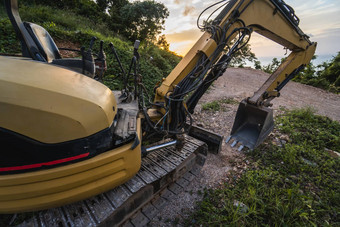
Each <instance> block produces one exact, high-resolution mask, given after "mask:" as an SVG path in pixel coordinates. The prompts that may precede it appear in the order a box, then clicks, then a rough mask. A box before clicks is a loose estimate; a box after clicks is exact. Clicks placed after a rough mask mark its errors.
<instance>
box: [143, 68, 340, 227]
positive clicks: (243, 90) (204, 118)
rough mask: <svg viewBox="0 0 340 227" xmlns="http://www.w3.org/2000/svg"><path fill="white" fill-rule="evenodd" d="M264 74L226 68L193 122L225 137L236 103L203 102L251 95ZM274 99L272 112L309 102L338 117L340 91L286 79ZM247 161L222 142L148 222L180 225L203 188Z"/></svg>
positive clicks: (320, 111) (222, 179) (217, 182)
mask: <svg viewBox="0 0 340 227" xmlns="http://www.w3.org/2000/svg"><path fill="white" fill-rule="evenodd" d="M267 78H268V74H266V73H263V72H262V71H258V70H254V69H250V68H245V69H234V68H231V69H228V70H227V71H226V73H225V75H224V76H223V77H221V78H219V79H218V80H217V81H216V82H215V83H214V86H213V88H212V89H210V90H208V92H207V93H206V94H205V95H204V96H203V97H202V99H201V101H200V103H199V105H198V106H197V108H196V113H195V114H194V116H193V118H194V119H195V122H196V124H198V125H199V126H202V127H204V128H206V129H208V130H211V131H214V132H216V133H219V134H220V135H223V136H224V137H225V138H227V137H228V135H229V133H230V130H231V127H232V124H233V121H234V117H235V114H236V110H237V107H238V104H235V103H232V104H226V103H224V104H221V105H222V108H221V110H219V111H203V110H202V105H203V104H204V103H209V102H212V101H214V100H222V99H228V100H236V101H241V100H242V99H244V98H246V97H249V96H252V95H253V93H254V92H255V91H256V90H257V88H259V86H261V85H262V83H263V82H265V81H266V79H267ZM273 103H274V105H273V108H274V110H275V112H274V115H277V114H279V113H280V112H282V109H281V108H280V107H281V106H282V107H285V108H287V109H292V108H302V107H307V106H310V107H312V108H314V109H315V110H316V112H317V113H318V114H320V115H324V116H328V117H329V118H331V119H333V120H336V121H340V95H336V94H333V93H329V92H326V91H324V90H321V89H318V88H314V87H311V86H307V85H303V84H299V83H295V82H289V83H288V85H287V86H286V87H285V88H283V90H282V91H281V97H279V98H277V99H275V100H274V102H273ZM248 164H249V162H248V160H246V159H245V156H244V155H243V153H242V152H238V151H237V149H236V148H231V147H230V145H228V144H225V143H223V147H222V150H221V152H220V154H218V155H214V154H208V157H207V160H206V163H205V165H204V167H203V168H202V170H201V176H200V177H199V178H196V179H194V180H193V181H192V182H191V184H190V185H189V186H188V187H187V188H186V190H184V191H183V192H182V193H181V194H180V195H179V196H178V197H176V199H174V200H173V201H172V202H171V203H169V204H168V205H167V206H166V207H165V208H164V209H163V211H162V212H161V213H159V214H158V215H157V216H156V217H155V218H154V220H153V221H152V222H151V223H150V226H181V225H182V224H183V223H182V221H183V219H184V218H186V217H187V216H188V215H189V214H190V212H191V211H192V210H193V209H194V207H195V204H196V202H197V201H199V200H200V199H201V198H202V192H203V191H204V190H205V189H208V188H216V187H218V186H219V185H220V184H222V182H225V181H226V180H228V178H230V177H235V176H230V175H231V172H230V171H231V170H234V171H233V174H235V172H236V173H241V172H242V171H244V170H245V169H246V168H247V166H248ZM236 175H237V174H236ZM236 177H237V176H236Z"/></svg>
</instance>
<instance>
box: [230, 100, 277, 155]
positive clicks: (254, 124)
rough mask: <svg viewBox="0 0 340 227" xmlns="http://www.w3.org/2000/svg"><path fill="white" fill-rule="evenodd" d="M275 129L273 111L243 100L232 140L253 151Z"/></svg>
mask: <svg viewBox="0 0 340 227" xmlns="http://www.w3.org/2000/svg"><path fill="white" fill-rule="evenodd" d="M273 128H274V120H273V110H272V109H270V108H268V107H263V106H260V107H259V106H255V105H252V104H248V103H247V101H246V100H243V101H242V102H241V103H240V105H239V107H238V110H237V113H236V117H235V121H234V125H233V128H232V130H231V135H230V136H231V138H232V139H234V140H235V141H239V142H241V143H242V145H243V146H246V147H248V148H249V149H251V150H253V149H254V148H256V147H257V146H258V145H260V144H261V143H262V142H263V140H264V139H265V138H266V137H267V136H268V135H269V133H270V132H271V131H272V130H273Z"/></svg>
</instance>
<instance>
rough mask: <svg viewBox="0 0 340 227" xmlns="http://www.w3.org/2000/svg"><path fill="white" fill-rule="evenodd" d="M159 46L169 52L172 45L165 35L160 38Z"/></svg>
mask: <svg viewBox="0 0 340 227" xmlns="http://www.w3.org/2000/svg"><path fill="white" fill-rule="evenodd" d="M157 45H158V46H159V47H161V48H162V49H163V50H167V51H168V50H169V47H170V44H169V43H168V41H167V40H166V37H165V35H161V36H159V37H158V40H157Z"/></svg>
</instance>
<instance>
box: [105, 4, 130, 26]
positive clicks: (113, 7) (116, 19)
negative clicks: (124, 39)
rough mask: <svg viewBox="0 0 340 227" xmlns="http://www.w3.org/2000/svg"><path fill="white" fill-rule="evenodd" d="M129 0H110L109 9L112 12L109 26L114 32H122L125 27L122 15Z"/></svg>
mask: <svg viewBox="0 0 340 227" xmlns="http://www.w3.org/2000/svg"><path fill="white" fill-rule="evenodd" d="M129 4H130V3H129V1H128V0H108V6H107V7H108V9H109V14H110V17H111V18H110V24H109V27H110V29H111V30H112V31H113V32H116V33H121V32H122V31H124V29H125V25H124V22H123V16H122V8H123V7H124V6H126V5H129Z"/></svg>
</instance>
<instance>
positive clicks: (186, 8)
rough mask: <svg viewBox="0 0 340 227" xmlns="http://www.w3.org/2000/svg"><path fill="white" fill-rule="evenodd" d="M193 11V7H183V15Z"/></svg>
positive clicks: (190, 13)
mask: <svg viewBox="0 0 340 227" xmlns="http://www.w3.org/2000/svg"><path fill="white" fill-rule="evenodd" d="M194 12H195V7H193V6H188V5H186V6H185V8H184V12H183V16H188V15H192V14H193V13H194Z"/></svg>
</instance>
